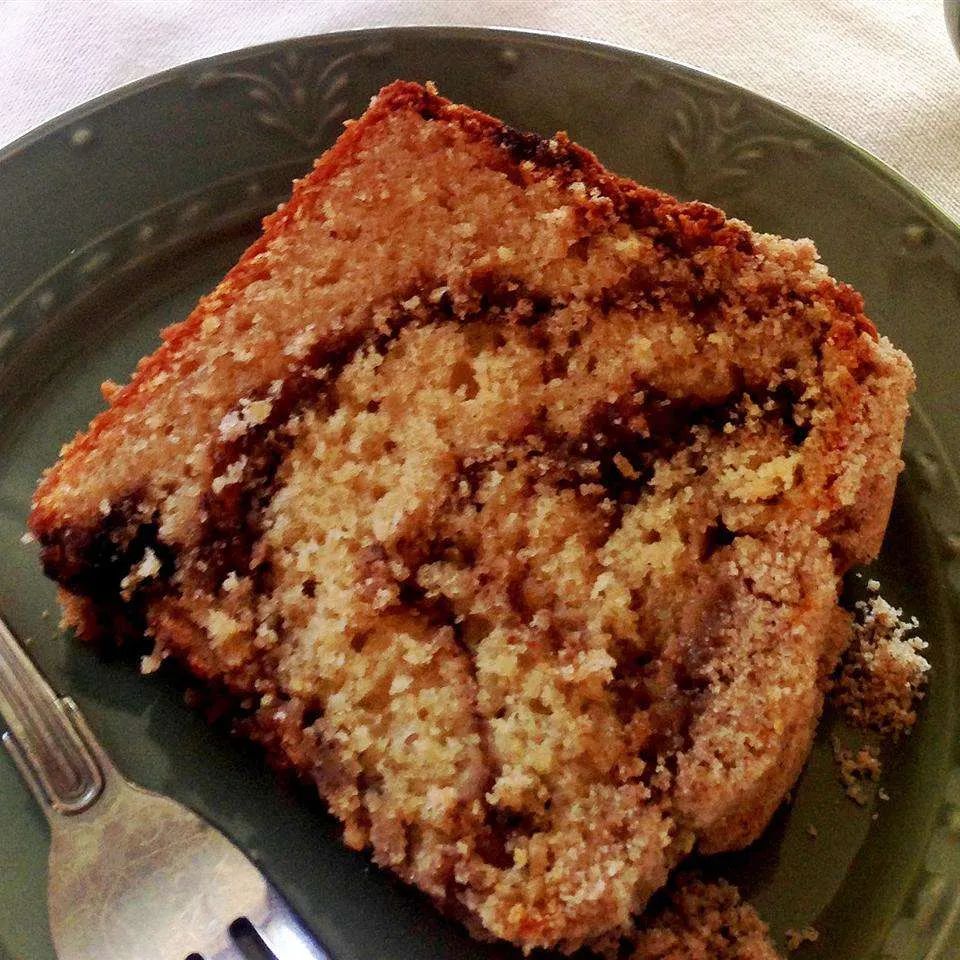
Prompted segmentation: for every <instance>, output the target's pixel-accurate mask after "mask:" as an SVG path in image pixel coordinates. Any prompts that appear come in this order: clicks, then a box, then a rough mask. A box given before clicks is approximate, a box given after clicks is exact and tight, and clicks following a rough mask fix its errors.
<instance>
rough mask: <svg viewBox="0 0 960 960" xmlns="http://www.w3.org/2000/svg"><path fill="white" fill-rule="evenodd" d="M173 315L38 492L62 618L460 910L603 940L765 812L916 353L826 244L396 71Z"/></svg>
mask: <svg viewBox="0 0 960 960" xmlns="http://www.w3.org/2000/svg"><path fill="white" fill-rule="evenodd" d="M164 341H165V342H164V344H163V346H161V347H160V349H159V350H157V352H156V353H154V354H153V355H152V356H150V357H148V358H146V359H145V360H144V361H142V362H141V364H140V365H139V367H138V369H137V372H136V374H135V375H134V377H133V379H132V381H131V382H130V383H129V384H128V385H127V386H125V387H123V388H117V387H114V386H109V387H108V388H107V390H106V391H105V392H106V395H107V397H108V399H109V401H110V406H109V408H108V409H107V410H106V411H104V412H103V413H102V414H100V415H99V416H98V417H97V418H96V419H95V420H94V421H93V423H92V424H91V426H90V428H89V430H88V431H87V432H86V433H84V434H82V435H80V436H78V437H77V438H76V439H75V440H74V441H73V442H71V443H70V444H68V445H67V446H66V447H65V448H64V450H63V452H62V456H61V459H60V460H59V462H58V463H57V464H56V465H55V466H54V467H53V468H52V469H51V470H50V471H49V472H48V473H47V474H46V476H45V477H44V479H43V480H42V482H41V484H40V487H39V489H38V491H37V494H36V499H35V503H34V509H33V513H32V516H31V521H30V522H31V527H32V529H33V531H34V532H35V534H36V535H37V536H38V537H39V539H40V541H41V543H42V545H43V561H44V564H45V568H46V570H47V572H48V573H49V574H50V575H51V576H52V577H54V578H55V579H56V580H57V581H58V582H59V583H60V585H61V587H62V597H63V601H64V608H65V610H66V617H67V620H68V622H70V623H71V624H72V625H73V626H74V627H75V628H76V629H77V630H78V632H79V633H80V634H81V635H82V636H84V637H88V638H90V637H94V636H96V635H98V634H100V633H103V632H109V633H110V634H111V635H113V636H115V635H116V633H117V631H118V630H120V629H121V628H123V627H125V628H126V629H127V630H131V629H132V630H133V631H134V632H137V631H141V632H142V631H143V630H146V631H147V632H148V633H149V635H150V636H151V637H152V638H153V639H154V641H155V652H154V655H153V657H152V658H150V659H149V660H148V663H149V664H153V663H156V662H158V661H159V660H160V659H163V658H166V657H173V658H176V659H177V660H179V661H181V662H182V663H184V664H185V665H186V666H187V667H188V668H189V670H191V671H192V672H193V673H194V674H195V675H196V676H197V677H199V678H202V679H203V680H205V681H207V682H209V683H210V684H211V685H213V686H216V687H217V688H218V689H220V690H225V691H227V692H228V693H229V695H230V696H231V697H233V698H234V700H235V702H236V704H237V711H238V715H239V716H240V717H241V724H242V729H244V730H245V731H246V732H247V733H248V734H249V735H251V736H253V737H255V738H256V739H258V740H260V741H261V742H262V743H263V744H264V745H265V746H266V748H267V749H268V751H269V752H270V754H271V755H272V756H273V757H274V758H275V759H277V760H278V761H280V762H282V763H284V764H286V765H289V766H292V767H293V768H294V769H296V770H297V771H299V772H300V773H301V774H303V775H304V776H305V777H307V778H310V779H312V780H313V781H315V782H316V784H317V787H318V789H319V790H320V792H321V794H322V795H323V796H324V797H325V798H326V800H327V801H328V803H329V804H330V807H331V809H332V810H333V812H334V813H335V814H336V815H337V816H338V817H339V818H340V819H341V820H342V821H343V823H344V833H345V838H346V841H347V843H349V844H351V845H352V846H355V847H363V846H368V847H369V848H370V849H371V850H372V854H373V857H374V859H375V860H376V861H377V862H378V863H379V864H382V865H384V866H387V867H389V868H391V869H392V870H394V871H395V872H396V873H398V874H399V875H400V876H401V877H403V878H404V879H406V880H407V881H409V882H411V883H413V884H416V885H417V886H419V887H420V888H421V889H422V890H424V891H426V892H427V893H428V894H429V895H430V896H432V897H433V898H434V899H435V900H436V901H437V902H438V903H439V904H440V905H441V906H442V907H443V908H444V909H446V910H448V911H449V912H451V913H453V914H454V915H456V916H459V917H461V918H462V919H464V921H465V922H466V923H467V924H468V925H469V926H470V928H471V929H472V930H473V931H474V932H475V933H476V934H477V935H480V936H496V937H503V938H505V939H507V940H511V941H513V942H515V943H517V944H519V945H521V946H522V947H524V948H528V949H529V948H532V947H535V946H540V945H557V946H559V947H561V948H562V949H566V950H571V949H574V948H576V947H577V946H578V945H580V944H582V943H584V942H592V941H596V940H597V938H600V937H606V941H609V936H610V935H611V933H613V934H615V933H616V932H617V931H620V930H626V929H628V928H629V926H630V923H631V917H632V915H634V914H635V913H636V912H637V911H638V910H640V909H641V908H642V907H643V905H644V903H645V902H646V900H647V899H648V897H649V895H650V894H651V892H652V891H654V890H656V889H657V888H659V887H660V886H661V885H662V884H663V883H664V882H665V880H666V877H667V875H668V872H669V871H670V870H671V869H672V868H673V867H674V866H675V865H676V864H677V863H678V862H679V861H680V860H681V859H682V858H683V857H684V856H685V855H686V854H687V853H688V852H689V851H690V850H691V849H692V848H694V847H695V846H698V847H699V848H700V849H701V850H704V851H716V850H724V849H730V848H734V847H739V846H741V845H744V844H746V843H748V842H749V841H750V840H752V839H753V838H754V837H755V836H756V835H757V834H758V833H759V832H760V831H761V830H762V829H763V827H764V825H765V824H766V822H767V820H768V819H769V817H770V815H771V813H772V811H773V810H774V809H775V807H776V806H777V804H778V803H779V802H780V801H781V799H782V797H783V795H784V794H785V793H786V791H787V790H788V789H789V788H790V786H791V785H792V784H793V782H794V780H795V778H796V776H797V773H798V772H799V769H800V767H801V765H802V763H803V761H804V759H805V757H806V755H807V752H808V750H809V746H810V741H811V737H812V733H813V729H814V725H815V723H816V720H817V717H818V715H819V713H820V709H821V704H822V687H823V680H824V677H825V676H826V675H827V674H828V673H829V672H830V670H831V669H832V667H833V665H834V663H835V661H836V656H837V653H838V651H839V650H840V649H841V647H842V646H843V645H844V643H845V642H846V636H847V632H848V618H847V617H846V615H845V614H843V613H842V612H841V611H840V609H839V608H838V606H837V585H838V578H839V577H840V576H841V575H842V573H843V572H844V571H845V570H846V569H847V568H848V567H849V566H850V565H851V564H852V563H855V562H859V561H862V560H866V559H868V558H870V557H872V556H873V555H875V553H876V552H877V550H878V549H879V545H880V540H881V538H882V535H883V531H884V528H885V525H886V520H887V516H888V513H889V510H890V505H891V499H892V493H893V487H894V483H895V480H896V475H897V472H898V470H899V468H900V463H899V450H900V444H901V441H902V436H903V427H904V420H905V417H906V397H907V394H908V393H909V391H910V390H911V388H912V372H911V368H910V364H909V362H908V361H907V359H906V357H905V356H904V355H903V354H902V353H900V352H898V351H897V350H895V349H894V348H893V347H892V346H891V345H890V343H889V342H888V341H886V340H885V339H883V338H880V337H878V336H877V333H876V331H875V329H874V327H873V325H872V324H871V323H870V321H869V320H868V319H867V318H866V316H864V314H863V308H862V301H861V298H860V297H859V295H858V294H856V293H855V292H854V291H853V290H851V289H850V288H849V287H847V286H845V285H843V284H840V283H837V282H835V281H834V280H832V279H830V277H829V276H828V275H827V272H826V270H825V269H824V268H823V267H822V266H820V265H819V264H818V263H817V260H816V253H815V250H814V248H813V245H812V244H811V243H810V242H809V241H796V242H794V241H788V240H783V239H780V238H777V237H772V236H763V235H758V234H755V233H753V232H751V230H750V229H749V228H748V227H747V226H746V225H744V224H742V223H739V222H737V221H733V220H728V219H727V218H725V216H724V215H723V213H721V212H720V211H719V210H716V209H714V208H713V207H710V206H707V205H705V204H701V203H680V202H678V201H676V200H675V199H673V198H671V197H669V196H666V195H664V194H662V193H659V192H657V191H655V190H650V189H647V188H644V187H640V186H637V185H636V184H634V183H632V182H630V181H628V180H625V179H622V178H620V177H616V176H614V175H612V174H610V173H608V172H607V171H605V170H604V169H603V168H602V167H601V166H600V164H599V163H598V161H597V160H596V158H595V157H593V155H592V154H590V153H588V152H587V151H585V150H583V149H582V148H580V147H578V146H576V145H574V144H572V143H570V142H569V141H568V140H567V139H566V138H565V137H563V136H562V135H559V134H558V135H557V137H556V138H554V139H551V140H545V139H542V138H540V137H537V136H534V135H531V134H522V133H518V132H517V131H515V130H512V129H510V128H508V127H505V126H504V125H503V124H501V123H500V122H499V121H497V120H494V119H493V118H491V117H488V116H485V115H483V114H480V113H477V112H475V111H472V110H469V109H467V108H465V107H462V106H457V105H453V104H451V103H449V102H448V101H446V100H444V99H442V98H441V97H439V96H437V95H436V94H435V93H434V92H432V91H430V90H425V89H423V88H421V87H419V86H416V85H413V84H409V83H395V84H393V85H391V86H390V87H387V88H386V89H385V90H383V91H382V92H381V93H380V95H379V96H378V97H377V98H375V99H374V101H373V103H372V105H371V107H370V109H369V110H368V111H367V113H366V114H364V116H363V117H362V118H361V119H360V120H359V121H357V122H356V123H353V124H351V125H349V126H348V128H347V130H346V132H345V133H344V134H343V136H342V137H341V138H340V140H339V141H338V143H337V144H336V146H334V147H333V148H332V149H331V150H330V151H329V152H327V153H326V154H325V155H324V156H323V157H322V158H320V160H318V161H317V163H316V165H315V168H314V170H313V172H312V173H310V174H309V175H308V176H307V177H306V178H304V179H303V180H301V181H299V182H298V183H297V184H296V187H295V190H294V193H293V197H292V198H291V200H290V202H289V203H287V204H286V205H285V206H284V207H282V208H281V209H280V210H279V211H278V212H277V213H276V214H274V215H273V216H271V217H269V218H267V220H266V221H265V223H264V233H263V236H262V237H261V238H260V239H259V240H258V241H257V242H256V243H255V244H254V245H253V246H252V247H251V248H250V249H249V250H248V251H247V253H246V254H245V255H244V256H243V257H242V258H241V260H240V262H239V263H238V264H237V266H235V267H234V268H233V270H231V271H230V273H229V274H228V275H227V277H226V278H225V279H224V281H223V282H222V283H221V284H220V285H219V286H218V287H217V289H216V290H214V291H213V293H211V294H210V295H209V296H207V297H205V298H204V299H203V300H201V302H200V304H199V305H198V306H197V308H196V310H195V311H194V312H193V313H192V314H191V315H190V317H188V318H187V320H185V321H184V322H183V323H181V324H179V325H177V326H175V327H172V328H171V329H169V330H168V331H166V333H165V334H164Z"/></svg>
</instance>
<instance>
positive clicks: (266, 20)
mask: <svg viewBox="0 0 960 960" xmlns="http://www.w3.org/2000/svg"><path fill="white" fill-rule="evenodd" d="M431 23H434V24H435V23H445V24H446V23H450V24H468V25H481V26H484V25H485V26H504V27H529V28H534V29H539V30H546V31H550V32H553V33H563V34H570V35H575V36H583V37H591V38H595V39H599V40H604V41H607V42H610V43H615V44H618V45H621V46H626V47H632V48H635V49H638V50H647V51H651V52H653V53H657V54H660V55H662V56H667V57H671V58H673V59H676V60H681V61H684V62H686V63H690V64H692V65H694V66H697V67H701V68H703V69H706V70H709V71H711V72H714V73H717V74H720V75H721V76H723V77H726V78H727V79H730V80H733V81H735V82H737V83H739V84H742V85H743V86H746V87H749V88H751V89H753V90H756V91H758V92H760V93H763V94H766V95H768V96H771V97H774V98H775V99H777V100H780V101H782V102H783V103H786V104H788V105H789V106H791V107H793V108H795V109H797V110H799V111H801V112H802V113H805V114H807V115H809V116H811V117H814V118H815V119H817V120H819V121H821V122H822V123H826V124H827V125H828V126H831V127H833V128H834V129H835V130H838V131H840V132H841V133H843V134H845V135H846V136H848V137H850V138H851V139H852V140H855V141H856V142H857V143H859V144H861V145H862V146H864V147H866V148H867V149H868V150H870V151H871V152H873V153H875V154H877V155H878V156H879V157H881V158H882V159H884V160H886V161H887V162H888V163H889V164H891V165H892V166H893V167H895V168H896V169H897V170H899V171H900V172H901V173H903V174H904V175H905V176H906V177H907V178H908V179H909V180H911V181H913V182H914V183H915V184H916V185H917V186H919V187H920V188H921V189H922V190H924V191H925V192H926V193H927V194H928V195H929V196H930V197H931V198H932V199H933V200H935V201H936V202H938V203H939V204H940V205H941V206H942V207H943V208H944V209H945V210H946V211H947V212H948V213H950V214H951V215H952V216H953V217H954V218H955V219H958V220H960V61H958V59H957V57H956V55H955V54H954V52H953V48H952V47H951V46H950V42H949V39H948V36H947V32H946V28H945V25H944V19H943V7H942V3H941V2H940V0H607V2H592V0H488V2H469V0H317V2H309V0H123V2H111V0H59V2H51V0H0V144H2V143H6V142H8V141H10V140H13V139H15V138H16V137H18V136H19V135H20V134H22V133H25V132H26V131H28V130H29V129H31V128H32V127H34V126H36V125H37V124H38V123H40V122H42V121H43V120H46V119H49V118H50V117H53V116H56V115H57V114H58V113H61V112H62V111H64V110H66V109H68V108H69V107H72V106H74V105H76V104H78V103H82V102H83V101H84V100H88V99H90V98H91V97H94V96H97V95H98V94H100V93H103V92H105V91H107V90H110V89H112V88H113V87H116V86H119V85H120V84H124V83H127V82H129V81H131V80H135V79H137V78H139V77H143V76H147V75H149V74H151V73H155V72H156V71H158V70H163V69H165V68H167V67H170V66H174V65H175V64H178V63H184V62H186V61H189V60H193V59H196V58H197V57H203V56H209V55H211V54H215V53H220V52H223V51H226V50H231V49H236V48H238V47H244V46H249V45H251V44H256V43H264V42H266V41H270V40H276V39H280V38H283V37H290V36H296V35H301V34H310V33H323V32H326V31H330V30H345V29H351V28H355V27H363V26H373V25H382V24H431Z"/></svg>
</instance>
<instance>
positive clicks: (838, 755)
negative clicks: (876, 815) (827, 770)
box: [833, 741, 882, 807]
mask: <svg viewBox="0 0 960 960" xmlns="http://www.w3.org/2000/svg"><path fill="white" fill-rule="evenodd" d="M833 755H834V757H835V759H836V761H837V763H838V764H839V767H840V782H841V783H842V784H843V785H844V787H845V788H846V790H845V792H846V794H847V796H848V797H849V798H850V799H851V800H853V802H854V803H856V804H858V805H859V806H861V807H862V806H865V805H866V804H867V802H868V800H869V794H868V791H867V784H868V783H876V782H877V781H878V780H879V779H880V772H881V769H882V768H881V764H880V758H879V756H878V754H877V751H876V750H875V749H874V748H873V747H869V746H867V747H861V748H860V749H859V750H857V752H856V753H854V752H853V751H852V750H848V749H846V748H844V747H842V746H841V745H840V744H839V742H837V741H834V744H833Z"/></svg>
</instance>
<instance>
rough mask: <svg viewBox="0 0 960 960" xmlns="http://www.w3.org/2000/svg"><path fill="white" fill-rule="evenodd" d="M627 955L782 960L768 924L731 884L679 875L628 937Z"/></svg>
mask: <svg viewBox="0 0 960 960" xmlns="http://www.w3.org/2000/svg"><path fill="white" fill-rule="evenodd" d="M627 940H628V942H629V944H630V945H629V947H628V948H627V952H626V953H624V952H623V946H622V945H621V952H620V953H619V956H620V957H625V958H626V960H780V957H781V955H780V953H779V951H778V950H777V949H776V947H775V946H774V944H773V941H772V940H771V938H770V935H769V930H768V928H767V925H766V924H765V923H764V922H763V920H761V919H760V916H759V915H758V914H757V912H756V910H755V909H754V908H753V907H752V906H751V905H750V904H749V903H747V902H746V901H744V900H743V899H742V897H741V895H740V892H739V891H738V890H737V888H736V887H735V886H733V884H731V883H728V882H727V881H725V880H718V881H715V882H708V881H706V880H703V879H700V878H699V877H697V876H696V875H694V874H680V875H678V876H677V877H675V878H674V880H673V881H672V882H671V884H670V887H669V889H668V891H667V899H666V902H665V903H664V904H663V905H662V906H661V907H660V909H659V910H653V911H651V913H650V915H649V916H646V917H643V918H641V920H640V922H639V924H638V928H637V931H636V932H635V934H634V935H633V936H632V937H629V938H627Z"/></svg>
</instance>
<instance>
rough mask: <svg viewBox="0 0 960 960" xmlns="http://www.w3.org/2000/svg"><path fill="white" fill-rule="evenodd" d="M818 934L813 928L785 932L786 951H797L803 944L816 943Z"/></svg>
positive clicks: (818, 937)
mask: <svg viewBox="0 0 960 960" xmlns="http://www.w3.org/2000/svg"><path fill="white" fill-rule="evenodd" d="M819 939H820V933H819V932H818V931H817V930H815V929H814V928H813V927H804V928H803V929H802V930H787V932H786V941H787V949H788V950H791V951H793V950H799V949H800V947H802V946H803V945H804V944H805V943H816V942H817V941H818V940H819Z"/></svg>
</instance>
